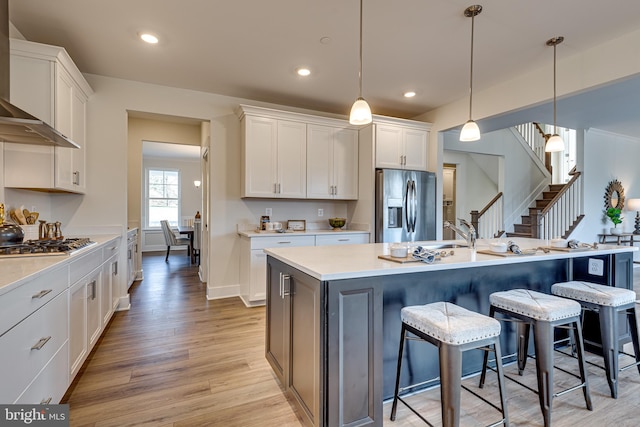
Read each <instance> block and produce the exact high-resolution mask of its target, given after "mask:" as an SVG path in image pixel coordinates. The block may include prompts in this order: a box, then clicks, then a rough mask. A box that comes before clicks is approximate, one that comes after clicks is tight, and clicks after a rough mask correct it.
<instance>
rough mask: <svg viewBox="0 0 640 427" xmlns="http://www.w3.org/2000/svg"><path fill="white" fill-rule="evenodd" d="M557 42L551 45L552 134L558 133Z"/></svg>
mask: <svg viewBox="0 0 640 427" xmlns="http://www.w3.org/2000/svg"><path fill="white" fill-rule="evenodd" d="M557 45H558V44H557V43H554V45H553V134H554V135H557V134H558V126H556V47H557Z"/></svg>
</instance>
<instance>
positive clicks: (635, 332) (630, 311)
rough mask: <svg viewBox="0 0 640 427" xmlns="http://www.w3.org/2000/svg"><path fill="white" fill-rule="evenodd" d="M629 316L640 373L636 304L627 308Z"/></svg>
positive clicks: (639, 344)
mask: <svg viewBox="0 0 640 427" xmlns="http://www.w3.org/2000/svg"><path fill="white" fill-rule="evenodd" d="M627 318H628V321H629V332H631V341H632V342H633V352H634V354H635V355H636V366H637V368H638V373H640V343H639V342H638V319H637V318H636V307H635V305H634V306H633V307H631V308H629V309H627Z"/></svg>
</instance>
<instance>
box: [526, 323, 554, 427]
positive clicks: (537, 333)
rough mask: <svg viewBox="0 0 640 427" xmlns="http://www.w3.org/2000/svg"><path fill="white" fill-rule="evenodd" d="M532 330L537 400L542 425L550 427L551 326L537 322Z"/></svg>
mask: <svg viewBox="0 0 640 427" xmlns="http://www.w3.org/2000/svg"><path fill="white" fill-rule="evenodd" d="M533 329H534V330H533V345H534V347H535V350H536V370H537V376H538V399H539V400H540V408H541V409H542V417H543V418H544V425H545V427H547V426H550V425H551V401H552V400H553V326H552V325H551V324H550V323H549V322H544V321H540V320H539V321H537V322H536V324H535V326H534V327H533ZM524 358H526V355H525V356H524Z"/></svg>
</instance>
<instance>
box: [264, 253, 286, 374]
mask: <svg viewBox="0 0 640 427" xmlns="http://www.w3.org/2000/svg"><path fill="white" fill-rule="evenodd" d="M282 275H283V270H281V269H279V268H276V267H274V266H273V265H272V264H270V263H268V264H267V316H266V317H267V335H266V342H265V355H266V358H267V361H268V362H269V364H270V365H271V367H272V368H273V370H274V371H275V373H276V375H278V377H279V378H280V381H281V383H282V384H286V379H285V376H287V372H286V370H285V368H286V367H287V366H288V364H289V362H288V345H289V329H288V326H289V303H290V300H289V298H287V297H285V296H284V295H283V292H282V284H283V282H282Z"/></svg>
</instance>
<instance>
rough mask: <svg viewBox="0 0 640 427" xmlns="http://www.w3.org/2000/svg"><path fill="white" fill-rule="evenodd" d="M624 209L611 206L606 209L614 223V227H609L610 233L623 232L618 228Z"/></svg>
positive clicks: (606, 213)
mask: <svg viewBox="0 0 640 427" xmlns="http://www.w3.org/2000/svg"><path fill="white" fill-rule="evenodd" d="M621 213H622V211H621V210H620V209H618V208H609V209H607V210H606V211H605V215H606V216H607V217H608V218H609V219H610V220H611V222H612V223H613V228H610V229H609V233H611V234H622V230H618V228H617V227H618V224H621V223H622V219H623V218H622V217H621V216H620V214H621Z"/></svg>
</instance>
